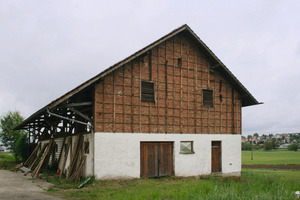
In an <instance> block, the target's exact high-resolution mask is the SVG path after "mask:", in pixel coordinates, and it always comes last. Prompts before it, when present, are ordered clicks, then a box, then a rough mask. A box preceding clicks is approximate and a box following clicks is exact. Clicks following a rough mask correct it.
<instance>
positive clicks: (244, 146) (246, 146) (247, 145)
mask: <svg viewBox="0 0 300 200" xmlns="http://www.w3.org/2000/svg"><path fill="white" fill-rule="evenodd" d="M251 148H252V144H250V143H247V142H243V143H242V150H243V151H250V150H251Z"/></svg>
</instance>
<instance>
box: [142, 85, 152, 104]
mask: <svg viewBox="0 0 300 200" xmlns="http://www.w3.org/2000/svg"><path fill="white" fill-rule="evenodd" d="M141 85H142V91H141V101H145V102H155V100H154V83H153V82H149V81H142V83H141Z"/></svg>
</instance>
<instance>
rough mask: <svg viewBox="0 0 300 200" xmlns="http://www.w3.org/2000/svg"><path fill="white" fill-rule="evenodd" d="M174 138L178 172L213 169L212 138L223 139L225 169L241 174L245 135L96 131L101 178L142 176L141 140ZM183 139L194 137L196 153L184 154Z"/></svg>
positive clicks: (187, 173)
mask: <svg viewBox="0 0 300 200" xmlns="http://www.w3.org/2000/svg"><path fill="white" fill-rule="evenodd" d="M147 141H153V142H155V141H157V142H162V141H169V142H173V144H174V150H173V156H174V157H173V159H174V172H175V176H197V175H205V174H210V173H211V141H221V142H222V149H221V151H222V153H221V154H222V158H221V159H222V161H221V162H222V173H223V174H224V175H226V174H227V175H240V172H241V136H240V135H233V134H169V133H168V134H144V133H95V176H96V178H97V179H118V178H139V177H140V142H147ZM180 141H193V143H194V152H195V153H194V154H180Z"/></svg>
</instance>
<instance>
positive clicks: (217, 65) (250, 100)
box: [16, 24, 260, 129]
mask: <svg viewBox="0 0 300 200" xmlns="http://www.w3.org/2000/svg"><path fill="white" fill-rule="evenodd" d="M177 34H184V35H185V36H186V37H187V38H188V39H190V40H191V41H192V42H193V44H194V45H195V46H196V47H197V48H199V50H200V51H201V52H202V53H203V55H204V56H205V57H206V58H207V59H208V60H209V61H210V63H211V66H212V68H213V69H214V70H217V71H218V72H220V73H221V74H222V75H223V77H225V78H226V79H227V81H229V82H230V83H231V84H232V85H233V86H234V87H235V88H236V90H237V91H238V92H239V93H240V95H241V96H242V106H243V107H245V106H251V105H256V104H260V103H259V102H258V101H257V100H256V99H255V98H254V97H253V96H252V94H251V93H250V92H249V91H248V90H247V89H246V88H245V87H244V86H243V85H242V84H241V83H240V81H239V80H238V79H237V78H236V77H235V76H234V75H233V74H232V73H231V72H230V71H229V69H228V68H227V67H226V66H225V65H224V64H223V63H222V62H221V61H220V60H219V58H218V57H217V56H216V55H215V54H214V53H213V52H212V51H211V50H210V49H209V48H208V47H207V46H206V44H205V43H204V42H203V41H202V40H201V39H200V38H199V37H198V36H197V35H196V34H195V33H194V32H193V31H192V29H191V28H190V27H189V26H188V25H186V24H185V25H182V26H180V27H179V28H177V29H175V30H173V31H172V32H170V33H169V34H167V35H165V36H163V37H162V38H160V39H158V40H157V41H155V42H153V43H151V44H149V45H148V46H146V47H144V48H143V49H141V50H139V51H137V52H136V53H134V54H132V55H131V56H129V57H127V58H125V59H124V60H121V61H120V62H118V63H116V64H114V65H113V66H111V67H109V68H107V69H106V70H104V71H102V72H101V73H99V74H98V75H96V76H94V77H93V78H91V79H89V80H87V81H86V82H84V83H82V84H81V85H79V86H78V87H76V88H74V89H73V90H71V91H69V92H67V93H66V94H64V95H63V96H61V97H60V98H58V99H56V100H54V101H52V102H51V103H49V104H48V105H46V106H45V107H43V108H41V109H40V110H38V111H37V112H35V113H34V114H33V115H31V116H30V117H28V118H27V119H26V120H25V121H23V122H22V123H21V124H20V125H19V126H17V127H16V129H21V128H23V127H24V126H25V125H26V124H27V123H30V122H31V121H32V120H34V119H35V118H37V117H39V115H41V114H42V113H46V111H47V109H50V110H51V109H53V108H55V107H56V106H58V105H59V104H61V103H62V102H64V101H66V100H67V99H69V98H70V97H72V96H73V95H75V94H77V93H78V92H80V91H82V90H84V89H85V88H87V87H89V86H91V85H92V84H94V83H95V82H97V81H99V80H100V79H101V78H103V77H104V76H106V75H107V74H109V73H111V72H113V71H114V70H116V69H118V68H119V67H121V66H123V65H125V64H126V63H128V62H130V61H132V60H134V59H135V58H137V57H139V56H141V55H143V54H144V53H147V52H148V51H149V50H150V49H152V48H154V47H155V46H157V45H159V44H161V43H163V42H164V41H166V40H168V39H169V38H171V37H173V36H175V35H177Z"/></svg>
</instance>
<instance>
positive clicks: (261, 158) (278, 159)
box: [242, 149, 300, 165]
mask: <svg viewBox="0 0 300 200" xmlns="http://www.w3.org/2000/svg"><path fill="white" fill-rule="evenodd" d="M242 164H245V165H300V151H296V152H295V151H287V150H282V149H280V150H275V151H264V150H256V151H253V160H251V151H242Z"/></svg>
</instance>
